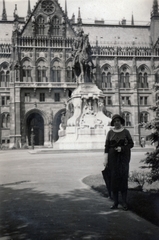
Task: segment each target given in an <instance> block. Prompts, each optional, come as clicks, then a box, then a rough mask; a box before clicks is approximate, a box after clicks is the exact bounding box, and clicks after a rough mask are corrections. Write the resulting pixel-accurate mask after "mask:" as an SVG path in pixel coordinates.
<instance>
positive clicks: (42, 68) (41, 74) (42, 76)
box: [37, 60, 47, 82]
mask: <svg viewBox="0 0 159 240" xmlns="http://www.w3.org/2000/svg"><path fill="white" fill-rule="evenodd" d="M37 82H47V67H46V62H45V61H44V60H41V61H39V62H38V64H37Z"/></svg>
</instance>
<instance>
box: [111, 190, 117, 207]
mask: <svg viewBox="0 0 159 240" xmlns="http://www.w3.org/2000/svg"><path fill="white" fill-rule="evenodd" d="M113 200H114V204H113V206H111V209H117V208H118V191H113Z"/></svg>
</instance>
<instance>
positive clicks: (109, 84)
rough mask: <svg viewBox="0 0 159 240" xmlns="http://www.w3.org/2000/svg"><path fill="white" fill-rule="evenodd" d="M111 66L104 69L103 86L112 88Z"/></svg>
mask: <svg viewBox="0 0 159 240" xmlns="http://www.w3.org/2000/svg"><path fill="white" fill-rule="evenodd" d="M110 70H111V69H110V67H109V66H106V67H104V68H103V71H102V88H112V81H111V71H110Z"/></svg>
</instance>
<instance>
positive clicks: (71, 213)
mask: <svg viewBox="0 0 159 240" xmlns="http://www.w3.org/2000/svg"><path fill="white" fill-rule="evenodd" d="M143 156H144V153H143V152H138V153H135V152H133V153H132V161H131V166H130V169H135V168H136V169H137V168H138V166H139V160H140V159H141V158H143ZM102 163H103V153H102V152H93V153H92V152H74V153H71V152H70V153H62V152H61V153H60V154H59V153H58V154H56V153H54V154H53V153H43V154H30V153H29V152H28V151H27V150H21V151H17V150H14V151H8V152H5V151H3V152H0V198H1V199H0V200H1V204H0V239H1V240H14V239H15V240H19V239H27V240H30V239H31V240H47V239H48V240H49V239H51V240H54V239H55V240H56V239H57V240H63V239H64V240H69V239H79V240H80V239H92V240H93V239H103V240H105V239H106V240H107V239H113V240H118V239H122V240H123V239H125V240H129V239H131V240H132V239H133V240H136V239H137V240H140V239H144V240H158V239H159V228H158V227H156V226H155V225H153V224H151V223H149V222H148V221H146V220H144V219H142V218H140V217H138V216H137V215H135V214H134V213H132V212H131V211H128V212H124V211H122V209H120V208H119V210H115V211H112V210H110V204H111V202H109V200H108V199H106V198H104V197H102V196H101V195H99V194H98V193H97V192H95V191H93V190H92V189H90V188H89V187H88V186H87V185H85V184H84V183H83V182H82V179H83V178H85V177H86V176H88V175H94V174H98V173H99V172H100V171H101V170H102V169H103V164H102Z"/></svg>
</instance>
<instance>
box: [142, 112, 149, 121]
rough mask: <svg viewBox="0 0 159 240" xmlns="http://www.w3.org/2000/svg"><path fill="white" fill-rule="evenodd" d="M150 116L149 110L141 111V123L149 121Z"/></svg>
mask: <svg viewBox="0 0 159 240" xmlns="http://www.w3.org/2000/svg"><path fill="white" fill-rule="evenodd" d="M148 117H149V114H148V112H141V113H140V123H147V122H148Z"/></svg>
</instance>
